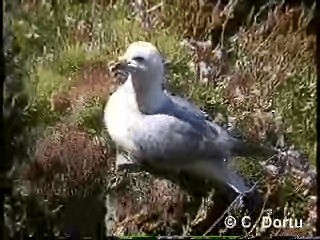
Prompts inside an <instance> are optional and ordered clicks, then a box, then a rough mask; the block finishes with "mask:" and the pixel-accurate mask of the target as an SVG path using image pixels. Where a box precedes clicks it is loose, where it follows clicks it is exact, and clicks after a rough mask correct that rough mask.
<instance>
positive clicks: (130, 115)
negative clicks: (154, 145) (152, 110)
mask: <svg viewBox="0 0 320 240" xmlns="http://www.w3.org/2000/svg"><path fill="white" fill-rule="evenodd" d="M126 90H127V89H125V87H124V86H122V87H120V88H119V89H118V90H117V91H116V92H114V93H113V94H112V95H111V96H110V98H109V100H108V102H107V105H106V107H105V110H104V122H105V124H106V127H107V131H108V133H109V135H110V137H111V139H112V140H113V141H114V143H115V144H116V145H117V146H120V147H121V148H123V149H125V150H127V151H132V150H134V149H135V145H134V143H133V141H132V137H133V134H134V133H133V131H132V130H133V126H134V125H135V124H137V123H136V121H137V119H139V118H140V117H139V116H137V112H138V111H135V109H137V108H138V107H137V106H136V102H135V99H134V95H131V94H128V93H127V92H126Z"/></svg>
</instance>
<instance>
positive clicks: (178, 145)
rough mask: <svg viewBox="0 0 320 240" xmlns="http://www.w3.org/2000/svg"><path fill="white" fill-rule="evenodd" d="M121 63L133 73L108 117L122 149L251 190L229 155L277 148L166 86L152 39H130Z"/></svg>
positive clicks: (158, 165)
mask: <svg viewBox="0 0 320 240" xmlns="http://www.w3.org/2000/svg"><path fill="white" fill-rule="evenodd" d="M117 68H121V69H123V70H125V71H127V72H128V73H129V75H128V78H127V80H126V81H125V82H124V84H123V85H121V86H120V87H119V88H118V89H117V90H116V91H115V92H114V93H113V94H112V95H111V96H110V98H109V100H108V103H107V105H106V108H105V113H104V121H105V124H106V127H107V131H108V133H109V135H110V137H111V139H112V140H113V141H114V143H115V144H116V146H117V148H118V149H122V150H123V151H125V152H126V153H128V154H129V155H130V156H132V157H133V159H134V161H136V162H137V163H141V164H144V163H145V164H147V165H148V166H152V167H153V168H155V169H162V170H163V169H164V170H165V171H168V172H170V171H174V172H177V171H178V172H179V171H184V172H187V173H190V174H193V175H197V176H199V177H203V178H206V179H211V180H214V181H215V182H217V183H218V185H219V186H220V188H221V189H223V188H225V187H228V186H229V187H231V188H232V189H234V191H236V192H237V193H240V194H243V193H245V192H247V191H249V190H250V187H248V186H247V185H246V183H245V181H244V179H243V178H242V177H241V176H239V175H238V174H237V173H236V172H234V171H233V170H232V169H231V168H230V166H229V164H228V159H230V158H231V157H232V156H234V155H245V156H247V155H257V154H258V155H259V154H261V155H262V154H267V155H270V154H274V152H275V151H274V150H271V149H265V148H263V147H261V146H258V145H256V144H250V143H246V142H241V141H240V140H239V139H236V138H234V137H232V136H231V135H230V134H229V133H228V132H227V131H226V130H225V129H223V128H222V127H220V126H219V125H217V124H215V123H213V122H211V121H209V120H208V118H207V116H206V114H205V113H204V112H202V111H201V110H200V109H198V108H197V107H196V106H195V105H194V104H192V103H191V102H189V101H187V100H186V99H183V98H180V97H176V96H175V97H173V96H171V95H170V94H169V93H168V92H166V91H165V90H164V89H163V87H162V86H163V84H164V64H163V59H162V56H161V54H160V53H159V51H158V50H157V48H156V47H155V46H153V45H152V44H151V43H149V42H141V41H140V42H134V43H132V44H131V45H130V46H129V47H128V49H127V50H126V52H125V54H124V55H123V57H121V58H120V62H119V63H118V65H117Z"/></svg>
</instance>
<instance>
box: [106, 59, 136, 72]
mask: <svg viewBox="0 0 320 240" xmlns="http://www.w3.org/2000/svg"><path fill="white" fill-rule="evenodd" d="M137 67H138V63H137V61H135V60H132V59H125V58H123V57H120V58H119V59H118V61H117V62H115V63H113V64H112V65H111V67H110V71H111V72H115V71H132V70H134V69H136V68H137Z"/></svg>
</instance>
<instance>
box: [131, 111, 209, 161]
mask: <svg viewBox="0 0 320 240" xmlns="http://www.w3.org/2000/svg"><path fill="white" fill-rule="evenodd" d="M140 124H141V125H140V126H141V128H140V129H138V130H137V131H135V134H134V142H135V144H136V145H137V146H138V147H139V152H138V153H136V154H135V156H136V157H137V158H140V159H152V161H163V163H165V162H166V161H167V160H170V163H172V164H174V163H177V164H181V163H182V162H185V163H186V162H189V161H190V160H191V159H195V158H200V159H201V158H208V157H210V152H209V151H208V149H206V148H207V147H208V143H207V137H206V133H205V131H201V129H199V128H194V127H193V126H192V124H190V123H188V122H185V121H182V120H180V119H178V118H175V117H174V116H169V115H164V114H157V115H150V116H146V117H145V118H144V120H142V122H141V123H140Z"/></svg>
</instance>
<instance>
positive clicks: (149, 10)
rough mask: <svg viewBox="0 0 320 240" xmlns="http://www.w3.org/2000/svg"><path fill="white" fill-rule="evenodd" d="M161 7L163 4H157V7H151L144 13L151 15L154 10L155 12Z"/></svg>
mask: <svg viewBox="0 0 320 240" xmlns="http://www.w3.org/2000/svg"><path fill="white" fill-rule="evenodd" d="M162 6H163V2H161V3H158V4H157V5H154V6H153V7H151V8H149V9H148V10H146V13H151V12H153V11H155V10H157V9H158V8H160V7H162Z"/></svg>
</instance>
